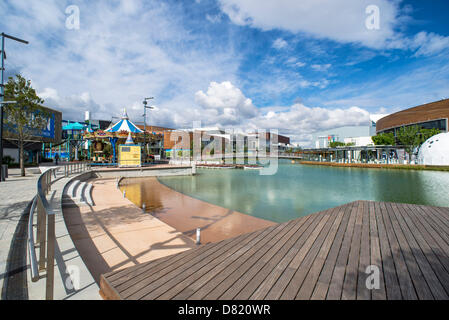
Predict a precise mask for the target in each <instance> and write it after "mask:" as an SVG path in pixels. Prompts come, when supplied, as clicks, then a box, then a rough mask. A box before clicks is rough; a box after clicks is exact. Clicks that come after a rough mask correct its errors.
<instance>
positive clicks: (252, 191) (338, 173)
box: [159, 161, 449, 222]
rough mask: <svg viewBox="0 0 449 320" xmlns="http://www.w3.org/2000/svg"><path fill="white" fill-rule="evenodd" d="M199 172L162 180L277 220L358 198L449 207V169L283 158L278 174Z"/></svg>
mask: <svg viewBox="0 0 449 320" xmlns="http://www.w3.org/2000/svg"><path fill="white" fill-rule="evenodd" d="M198 172H199V175H197V176H195V177H167V178H165V177H162V178H160V179H159V180H160V181H161V182H162V183H163V184H165V185H167V186H168V187H170V188H172V189H174V190H176V191H179V192H182V193H184V194H187V195H189V196H192V197H194V198H197V199H200V200H203V201H207V202H209V203H213V204H216V205H219V206H222V207H225V208H228V209H232V210H236V211H239V212H243V213H247V214H250V215H253V216H256V217H259V218H263V219H268V220H271V221H276V222H283V221H288V220H290V219H294V218H296V217H299V216H304V215H306V214H309V213H313V212H317V211H321V210H325V209H328V208H332V207H335V206H338V205H342V204H345V203H348V202H352V201H356V200H375V201H391V202H403V203H417V204H424V205H436V206H449V197H447V194H449V172H437V171H416V170H395V169H361V168H334V167H327V166H307V165H299V164H291V163H290V162H287V163H285V162H282V161H280V166H279V170H278V173H277V174H276V175H273V176H259V175H257V174H254V172H252V171H251V170H218V169H217V170H210V169H209V170H208V169H204V170H201V169H199V170H198ZM192 180H193V181H195V183H194V184H192ZM192 185H194V186H195V188H192Z"/></svg>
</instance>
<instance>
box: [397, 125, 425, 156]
mask: <svg viewBox="0 0 449 320" xmlns="http://www.w3.org/2000/svg"><path fill="white" fill-rule="evenodd" d="M396 136H397V139H398V141H399V143H400V144H401V145H403V146H404V149H405V151H406V152H407V153H408V154H409V155H411V154H412V152H413V150H414V149H415V148H417V147H419V146H420V145H421V143H422V142H421V135H420V128H419V127H418V126H416V125H415V126H407V127H402V128H400V129H399V130H398V131H397V133H396Z"/></svg>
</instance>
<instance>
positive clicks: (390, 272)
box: [374, 202, 402, 300]
mask: <svg viewBox="0 0 449 320" xmlns="http://www.w3.org/2000/svg"><path fill="white" fill-rule="evenodd" d="M374 209H375V212H376V213H375V215H376V222H377V230H378V233H379V242H380V253H381V256H382V260H381V261H382V265H383V269H384V279H385V289H386V292H387V299H388V300H400V299H401V298H402V295H401V289H400V287H399V281H398V277H397V275H396V269H395V266H394V262H393V256H392V253H391V249H390V243H389V242H388V236H387V231H386V228H385V225H384V222H383V219H382V210H381V208H380V203H377V202H376V203H374ZM376 266H377V267H380V265H376Z"/></svg>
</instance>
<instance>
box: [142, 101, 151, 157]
mask: <svg viewBox="0 0 449 320" xmlns="http://www.w3.org/2000/svg"><path fill="white" fill-rule="evenodd" d="M152 99H154V97H149V98H145V99H143V102H142V103H143V161H144V163H145V160H146V158H147V145H146V144H147V140H146V136H147V121H146V119H147V109H154V107H152V106H147V104H148V102H147V101H148V100H152Z"/></svg>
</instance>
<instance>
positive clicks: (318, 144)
mask: <svg viewBox="0 0 449 320" xmlns="http://www.w3.org/2000/svg"><path fill="white" fill-rule="evenodd" d="M375 120H377V119H376V118H375V117H374V116H370V120H369V121H368V123H367V124H366V125H364V126H345V127H339V128H334V129H329V130H323V131H318V132H315V133H313V135H312V137H313V138H312V141H313V142H314V147H315V148H317V149H319V148H328V147H329V145H330V143H331V142H336V141H338V142H342V143H353V144H354V145H356V146H366V145H370V144H373V142H372V140H371V137H372V136H374V135H376V121H375Z"/></svg>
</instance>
